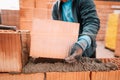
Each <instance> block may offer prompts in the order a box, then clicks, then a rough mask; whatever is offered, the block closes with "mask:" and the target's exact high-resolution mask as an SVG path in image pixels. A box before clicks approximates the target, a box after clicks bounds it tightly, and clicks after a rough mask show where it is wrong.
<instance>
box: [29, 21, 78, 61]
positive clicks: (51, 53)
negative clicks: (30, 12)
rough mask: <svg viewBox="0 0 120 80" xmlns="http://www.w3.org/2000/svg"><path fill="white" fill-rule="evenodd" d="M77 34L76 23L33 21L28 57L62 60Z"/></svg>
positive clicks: (75, 39)
mask: <svg viewBox="0 0 120 80" xmlns="http://www.w3.org/2000/svg"><path fill="white" fill-rule="evenodd" d="M78 32H79V24H78V23H70V22H62V21H54V20H40V19H34V20H33V27H32V32H31V48H30V56H31V57H34V58H38V57H44V58H60V59H63V58H65V57H67V56H68V53H69V51H70V48H71V46H72V45H73V44H74V43H75V42H76V41H77V38H78Z"/></svg>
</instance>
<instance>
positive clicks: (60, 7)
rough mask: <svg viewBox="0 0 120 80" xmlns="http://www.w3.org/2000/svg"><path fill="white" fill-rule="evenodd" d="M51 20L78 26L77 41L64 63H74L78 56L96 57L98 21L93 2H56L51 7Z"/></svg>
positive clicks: (64, 0) (72, 0) (67, 0)
mask: <svg viewBox="0 0 120 80" xmlns="http://www.w3.org/2000/svg"><path fill="white" fill-rule="evenodd" d="M52 18H53V19H54V20H61V21H66V22H75V23H79V24H80V28H79V36H78V41H77V42H75V43H74V45H73V46H72V48H71V52H70V55H69V56H68V57H67V58H65V61H66V62H68V63H74V62H76V61H77V59H79V58H80V56H83V57H90V58H95V57H96V35H97V33H98V30H99V28H100V20H99V18H98V16H97V12H96V8H95V4H94V1H93V0H57V1H56V3H55V4H54V6H53V11H52Z"/></svg>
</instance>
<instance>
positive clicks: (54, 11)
mask: <svg viewBox="0 0 120 80" xmlns="http://www.w3.org/2000/svg"><path fill="white" fill-rule="evenodd" d="M57 4H58V2H56V3H55V4H54V5H53V9H52V19H53V20H58V6H57Z"/></svg>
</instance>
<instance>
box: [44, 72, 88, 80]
mask: <svg viewBox="0 0 120 80" xmlns="http://www.w3.org/2000/svg"><path fill="white" fill-rule="evenodd" d="M46 80H90V72H47V73H46Z"/></svg>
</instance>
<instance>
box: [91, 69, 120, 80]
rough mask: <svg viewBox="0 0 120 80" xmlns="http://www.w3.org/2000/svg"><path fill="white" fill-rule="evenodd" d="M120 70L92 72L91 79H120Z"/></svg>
mask: <svg viewBox="0 0 120 80" xmlns="http://www.w3.org/2000/svg"><path fill="white" fill-rule="evenodd" d="M119 74H120V71H119V70H116V71H108V72H107V71H106V72H105V71H104V72H92V76H91V80H120V76H119Z"/></svg>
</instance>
